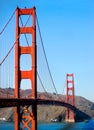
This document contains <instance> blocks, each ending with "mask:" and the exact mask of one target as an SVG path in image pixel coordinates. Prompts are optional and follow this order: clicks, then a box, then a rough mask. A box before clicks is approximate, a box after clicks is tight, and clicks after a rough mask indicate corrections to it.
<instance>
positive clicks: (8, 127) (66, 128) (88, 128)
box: [0, 120, 94, 130]
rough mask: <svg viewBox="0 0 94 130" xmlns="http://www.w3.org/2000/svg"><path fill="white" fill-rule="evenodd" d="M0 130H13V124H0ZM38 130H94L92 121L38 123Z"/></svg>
mask: <svg viewBox="0 0 94 130" xmlns="http://www.w3.org/2000/svg"><path fill="white" fill-rule="evenodd" d="M0 130H14V123H11V122H0ZM24 130H25V129H24ZM38 130H94V120H89V121H86V122H79V123H73V124H72V123H39V124H38Z"/></svg>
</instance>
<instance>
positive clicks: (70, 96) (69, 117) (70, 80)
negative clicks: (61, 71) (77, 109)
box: [66, 74, 75, 122]
mask: <svg viewBox="0 0 94 130" xmlns="http://www.w3.org/2000/svg"><path fill="white" fill-rule="evenodd" d="M66 103H69V104H71V105H73V106H74V105H75V99H74V74H67V75H66ZM66 122H75V117H74V111H72V110H70V109H69V108H66Z"/></svg>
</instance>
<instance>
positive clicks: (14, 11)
mask: <svg viewBox="0 0 94 130" xmlns="http://www.w3.org/2000/svg"><path fill="white" fill-rule="evenodd" d="M15 12H16V10H15V11H14V12H13V14H12V15H11V17H10V18H9V20H8V21H7V23H6V24H5V26H4V27H3V29H2V31H1V32H0V35H1V34H2V33H3V32H4V30H5V29H6V27H7V26H8V24H9V23H10V21H11V19H12V18H13V16H14V14H15Z"/></svg>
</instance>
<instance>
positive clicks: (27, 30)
mask: <svg viewBox="0 0 94 130" xmlns="http://www.w3.org/2000/svg"><path fill="white" fill-rule="evenodd" d="M21 15H29V16H30V17H32V23H31V25H30V26H27V25H26V24H25V25H24V26H20V25H19V19H20V16H21ZM21 34H24V35H25V36H26V34H30V35H31V36H32V40H31V45H29V46H28V45H27V46H24V45H21V44H20V40H21V39H20V35H21ZM23 54H29V55H30V56H31V58H32V60H31V61H32V63H31V66H32V67H31V70H21V69H20V57H21V55H23ZM36 77H37V76H36V12H35V7H34V8H30V9H27V8H25V9H19V8H17V9H16V44H15V98H16V99H19V98H21V97H20V88H21V87H20V84H21V80H22V79H30V81H31V86H32V87H31V88H32V91H31V98H33V99H36V98H37V84H36V83H37V79H36ZM31 109H32V112H30V111H29V109H28V106H25V107H24V108H23V112H22V113H23V114H22V115H21V114H20V106H16V107H15V114H14V121H15V130H20V129H21V130H24V129H27V130H36V129H37V104H36V103H34V104H33V105H32V107H31ZM21 120H22V125H21V126H20V121H21Z"/></svg>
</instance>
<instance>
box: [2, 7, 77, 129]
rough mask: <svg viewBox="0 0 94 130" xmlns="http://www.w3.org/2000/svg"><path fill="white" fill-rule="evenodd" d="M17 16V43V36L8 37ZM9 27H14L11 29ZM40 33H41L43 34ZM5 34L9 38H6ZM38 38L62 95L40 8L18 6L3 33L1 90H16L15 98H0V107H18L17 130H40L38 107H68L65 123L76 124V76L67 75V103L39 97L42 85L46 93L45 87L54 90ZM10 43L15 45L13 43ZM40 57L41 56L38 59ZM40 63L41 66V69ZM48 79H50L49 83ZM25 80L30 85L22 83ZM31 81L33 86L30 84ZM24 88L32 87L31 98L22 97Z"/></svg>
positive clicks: (16, 115) (16, 108) (15, 110)
mask: <svg viewBox="0 0 94 130" xmlns="http://www.w3.org/2000/svg"><path fill="white" fill-rule="evenodd" d="M15 14H16V18H15V22H13V23H16V27H15V31H14V28H13V30H12V33H15V35H16V36H15V40H14V41H12V39H13V37H14V36H12V34H10V36H8V34H9V33H10V29H12V26H11V25H12V24H13V23H11V21H12V19H13V17H14V15H15ZM23 17H25V18H23ZM24 21H25V22H24ZM9 24H10V28H8V27H9ZM36 30H38V32H39V35H38V33H37V31H36ZM4 33H5V35H6V37H5V35H3V34H4ZM37 37H40V42H41V48H42V51H43V55H44V59H45V66H46V67H47V70H48V71H47V73H48V75H49V77H50V82H51V84H52V86H53V89H54V91H55V93H56V94H57V95H58V92H57V89H56V86H55V83H54V80H53V78H52V74H51V71H50V67H49V64H48V60H47V56H46V53H45V49H44V44H43V40H42V35H41V31H40V26H39V22H38V17H37V14H36V8H35V7H33V8H24V9H20V8H18V7H17V8H16V10H15V11H14V12H13V14H12V15H11V17H10V18H9V20H8V21H7V23H6V25H5V26H4V28H3V29H2V31H1V32H0V41H1V42H0V44H1V48H0V49H1V51H0V52H1V55H0V88H1V89H0V90H1V91H2V89H3V90H4V88H9V87H11V88H13V89H14V96H11V97H9V96H8V94H7V95H5V94H4V95H0V108H5V107H14V128H15V130H20V129H23V130H24V129H28V130H37V105H38V104H40V105H56V106H64V107H66V117H65V120H66V121H67V122H75V111H76V108H75V98H74V96H75V95H74V74H66V101H65V100H64V99H61V98H58V99H57V100H52V99H41V98H39V97H38V96H37V93H38V91H39V90H40V86H42V89H43V91H44V92H45V93H46V94H47V93H48V91H47V88H46V87H45V86H47V87H48V88H49V87H50V85H49V79H48V77H47V75H46V67H44V68H43V67H42V65H43V64H44V61H43V59H42V55H40V54H39V49H38V45H39V44H38V42H39V41H37ZM6 38H7V40H6ZM5 40H6V41H5ZM9 40H10V41H11V43H12V44H10V43H9ZM6 46H7V47H6ZM23 55H24V57H23ZM39 55H40V57H38V56H39ZM39 62H40V66H38V63H39ZM28 66H29V67H28ZM40 74H41V75H40ZM41 77H42V78H41ZM44 77H46V78H45V80H46V82H45V83H44ZM42 79H43V80H42ZM25 80H26V82H22V81H25ZM28 81H29V83H27V82H28ZM23 86H24V87H25V88H28V86H29V88H31V92H30V93H31V96H30V97H21V89H22V88H23ZM38 87H39V88H38ZM51 88H52V87H51ZM38 89H39V90H38ZM3 93H4V92H3ZM21 106H22V107H23V113H22V114H21V112H20V107H21ZM29 106H31V108H32V111H30V110H29ZM20 122H22V125H20Z"/></svg>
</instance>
